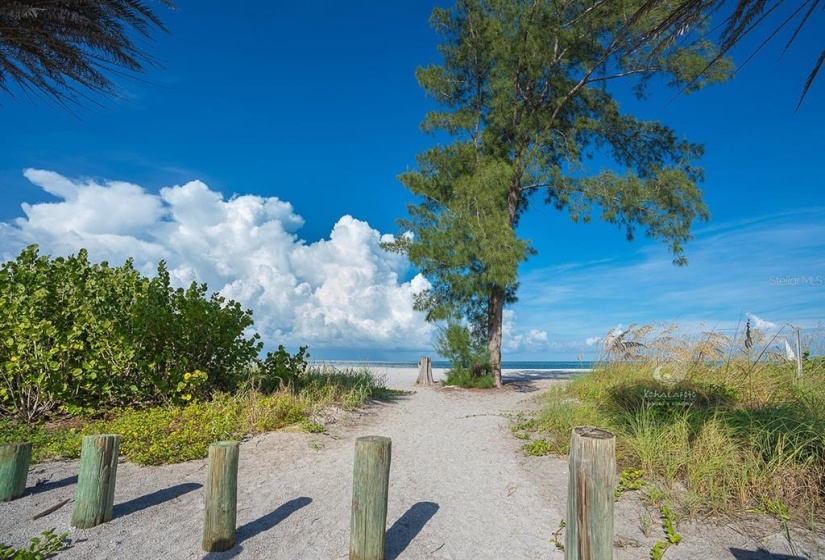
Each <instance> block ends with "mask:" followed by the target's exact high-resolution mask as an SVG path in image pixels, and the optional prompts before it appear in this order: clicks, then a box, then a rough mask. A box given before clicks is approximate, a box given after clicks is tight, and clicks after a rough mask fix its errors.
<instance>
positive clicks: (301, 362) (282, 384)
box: [246, 345, 309, 394]
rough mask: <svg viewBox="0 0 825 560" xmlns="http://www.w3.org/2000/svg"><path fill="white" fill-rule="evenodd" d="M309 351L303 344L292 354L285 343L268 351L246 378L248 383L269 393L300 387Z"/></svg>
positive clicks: (258, 389)
mask: <svg viewBox="0 0 825 560" xmlns="http://www.w3.org/2000/svg"><path fill="white" fill-rule="evenodd" d="M308 359H309V353H308V352H307V347H306V346H301V347H300V348H298V351H297V352H296V353H295V354H290V353H289V352H288V351H287V350H286V348H284V347H283V345H279V346H278V350H276V351H275V352H267V354H266V358H264V359H263V360H262V361H259V362H257V363H256V364H255V366H254V367H253V368H252V371H251V373H250V375H249V377H248V379H247V380H246V382H247V385H249V386H250V387H252V388H253V389H255V390H256V391H260V392H262V393H265V394H268V393H272V392H274V391H279V390H281V389H283V388H286V387H290V388H292V389H295V390H297V389H298V383H299V380H300V377H301V375H302V374H304V372H305V371H306V369H307V360H308Z"/></svg>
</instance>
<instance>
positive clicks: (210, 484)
mask: <svg viewBox="0 0 825 560" xmlns="http://www.w3.org/2000/svg"><path fill="white" fill-rule="evenodd" d="M237 511H238V442H237V441H219V442H217V443H213V444H211V445H210V446H209V469H208V471H207V475H206V516H205V518H204V521H203V541H202V543H201V544H202V546H203V549H204V550H205V551H206V552H223V551H225V550H229V549H230V548H232V547H233V546H235V521H236V516H237Z"/></svg>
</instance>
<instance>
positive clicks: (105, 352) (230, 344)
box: [0, 245, 262, 422]
mask: <svg viewBox="0 0 825 560" xmlns="http://www.w3.org/2000/svg"><path fill="white" fill-rule="evenodd" d="M252 324H253V321H252V312H251V311H248V310H246V311H245V310H243V309H242V308H241V306H240V304H238V303H237V302H235V301H232V300H229V301H227V300H225V299H224V298H223V297H221V296H220V295H218V294H213V295H212V296H211V297H207V287H206V285H205V284H196V283H192V284H191V285H190V286H189V287H188V288H186V289H183V288H178V289H175V288H173V287H172V286H171V283H170V277H169V273H168V271H167V270H166V266H165V264H164V263H163V262H161V263H160V264H159V265H158V268H157V276H155V277H153V278H147V277H144V276H143V275H141V274H140V273H139V272H138V271H137V270H135V269H134V264H133V262H132V260H131V259H130V260H127V261H126V262H125V263H124V264H123V265H122V266H119V267H112V266H110V265H109V264H108V263H106V262H102V263H99V264H94V263H90V262H89V260H88V253H87V252H86V251H85V250H81V251H79V252H78V254H77V255H72V256H69V257H66V258H63V257H57V258H54V259H52V258H50V257H49V256H44V255H40V254H39V253H38V247H37V246H36V245H32V246H29V247H27V248H26V249H25V250H23V252H22V253H21V254H20V255H19V256H18V257H17V258H16V259H15V260H13V261H9V262H6V263H5V264H3V265H2V268H0V416H6V417H16V418H18V419H20V420H24V421H27V422H31V421H35V420H39V419H43V418H44V417H48V415H49V414H51V413H54V412H56V411H65V412H69V413H72V414H83V413H91V412H99V411H105V410H107V409H111V408H115V407H138V408H140V407H146V406H151V405H157V404H182V403H185V402H190V401H192V400H198V399H200V398H203V397H205V396H208V395H211V394H213V393H214V392H216V391H219V390H222V391H231V390H233V389H234V388H235V387H236V386H237V383H238V382H239V380H240V379H241V373H240V372H241V371H242V370H243V368H244V366H245V365H246V364H248V363H249V362H250V361H251V360H254V359H255V358H256V356H257V355H258V353H259V352H260V350H261V346H262V345H261V343H260V342H259V340H258V336H257V335H251V336H250V335H248V334H247V333H248V331H247V329H248V328H249V327H250V326H252Z"/></svg>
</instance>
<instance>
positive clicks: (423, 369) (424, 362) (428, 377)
mask: <svg viewBox="0 0 825 560" xmlns="http://www.w3.org/2000/svg"><path fill="white" fill-rule="evenodd" d="M415 384H416V385H434V384H435V381H433V362H432V360H430V359H429V358H428V357H426V356H422V357H421V359H420V360H419V361H418V380H417V381H416V382H415Z"/></svg>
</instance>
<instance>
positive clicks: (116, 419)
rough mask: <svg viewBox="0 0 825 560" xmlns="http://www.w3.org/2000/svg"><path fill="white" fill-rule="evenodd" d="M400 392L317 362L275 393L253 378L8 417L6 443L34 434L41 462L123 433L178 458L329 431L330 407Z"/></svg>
mask: <svg viewBox="0 0 825 560" xmlns="http://www.w3.org/2000/svg"><path fill="white" fill-rule="evenodd" d="M394 396H395V394H394V393H393V391H392V390H390V389H387V388H386V387H385V385H384V379H382V378H380V377H378V376H376V375H374V374H373V373H371V372H370V371H369V370H367V369H346V370H340V369H332V368H327V367H323V366H322V367H312V366H310V367H307V368H306V369H305V370H304V371H303V372H301V374H300V375H298V376H296V377H295V378H294V379H292V380H291V381H290V383H288V384H284V385H282V386H280V387H279V388H277V389H276V390H273V391H270V392H262V391H261V390H259V388H256V387H255V386H254V385H252V384H250V385H248V386H246V387H245V388H244V389H242V390H240V391H238V392H237V393H235V394H227V393H219V394H216V395H214V396H213V398H211V399H209V400H204V401H200V402H192V403H189V404H187V405H185V406H160V407H152V408H147V409H141V410H130V409H126V410H117V411H114V412H112V413H111V414H109V415H108V416H107V417H105V418H98V419H81V418H77V417H67V418H64V419H57V421H53V422H50V423H48V424H47V423H39V424H25V423H21V422H16V421H14V420H9V419H4V420H0V444H2V443H12V442H20V441H31V442H32V459H33V460H34V461H43V460H47V459H56V458H62V459H69V458H77V457H79V456H80V444H81V440H82V437H83V436H86V435H93V434H119V435H120V436H121V444H120V451H121V453H122V454H123V456H124V457H125V458H126V459H127V460H128V461H131V462H133V463H137V464H140V465H158V464H165V463H178V462H181V461H188V460H192V459H200V458H203V457H205V456H206V454H207V451H208V449H209V444H210V443H212V442H214V441H219V440H240V439H243V438H245V437H249V436H252V435H255V434H261V433H265V432H270V431H274V430H279V429H282V428H286V427H296V428H298V429H303V430H306V431H310V432H323V431H325V430H326V428H325V427H324V425H323V421H322V420H321V418H320V416H321V415H322V414H323V412H324V411H326V410H329V409H330V408H333V407H334V408H339V409H343V410H352V409H354V408H357V407H360V406H363V405H365V404H366V403H367V402H368V401H370V400H373V399H375V400H389V399H392V398H394Z"/></svg>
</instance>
